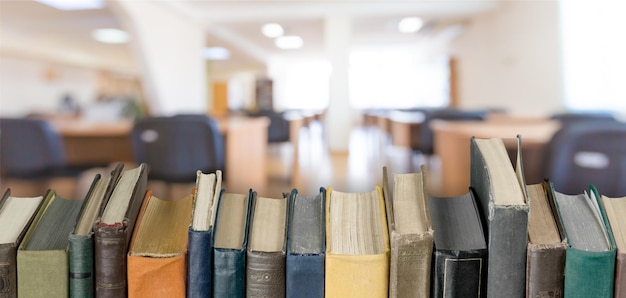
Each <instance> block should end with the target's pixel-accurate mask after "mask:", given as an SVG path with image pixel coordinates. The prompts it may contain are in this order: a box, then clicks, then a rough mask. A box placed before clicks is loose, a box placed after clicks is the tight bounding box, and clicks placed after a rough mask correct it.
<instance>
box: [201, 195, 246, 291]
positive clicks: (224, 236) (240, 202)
mask: <svg viewBox="0 0 626 298" xmlns="http://www.w3.org/2000/svg"><path fill="white" fill-rule="evenodd" d="M255 196H256V192H253V191H252V190H250V191H249V192H248V194H247V195H244V194H236V193H227V192H225V191H224V190H222V191H221V192H220V196H219V201H218V205H217V211H216V212H217V215H216V219H215V226H214V233H213V237H214V240H213V275H212V276H213V280H212V284H213V297H216V298H217V297H226V298H231V297H245V296H246V284H245V281H246V248H247V246H248V223H249V222H250V210H251V209H252V208H251V206H252V198H253V197H255Z"/></svg>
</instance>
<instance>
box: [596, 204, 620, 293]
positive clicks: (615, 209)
mask: <svg viewBox="0 0 626 298" xmlns="http://www.w3.org/2000/svg"><path fill="white" fill-rule="evenodd" d="M601 202H602V205H603V206H604V210H605V211H606V215H607V219H608V221H609V228H610V229H611V232H613V237H614V238H615V246H616V248H617V257H616V258H615V297H616V298H617V297H626V196H624V197H608V196H605V195H602V198H601Z"/></svg>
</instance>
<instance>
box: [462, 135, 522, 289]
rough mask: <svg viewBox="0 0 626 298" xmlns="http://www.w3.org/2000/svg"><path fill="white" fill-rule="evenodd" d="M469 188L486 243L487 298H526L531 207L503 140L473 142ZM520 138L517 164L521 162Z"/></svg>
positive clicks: (519, 139)
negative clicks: (475, 200) (473, 197)
mask: <svg viewBox="0 0 626 298" xmlns="http://www.w3.org/2000/svg"><path fill="white" fill-rule="evenodd" d="M470 142H471V147H470V186H471V188H472V189H473V190H474V191H475V194H476V197H477V202H478V206H479V209H480V211H481V218H482V221H483V228H484V231H485V240H486V241H487V249H488V258H487V259H488V261H487V297H508V298H513V297H520V298H521V297H525V296H526V248H527V245H528V204H527V203H526V198H525V193H524V191H523V187H525V186H526V185H525V181H524V179H523V174H522V173H523V172H522V171H521V167H520V166H518V167H517V169H518V170H519V171H518V173H516V172H515V170H514V169H513V164H512V162H511V160H510V159H509V156H508V154H507V150H506V148H505V146H504V142H503V140H502V139H499V138H493V139H476V138H472V139H471V141H470ZM520 142H521V138H520V137H519V136H518V162H517V164H518V165H520V164H521V162H520V160H521V143H520Z"/></svg>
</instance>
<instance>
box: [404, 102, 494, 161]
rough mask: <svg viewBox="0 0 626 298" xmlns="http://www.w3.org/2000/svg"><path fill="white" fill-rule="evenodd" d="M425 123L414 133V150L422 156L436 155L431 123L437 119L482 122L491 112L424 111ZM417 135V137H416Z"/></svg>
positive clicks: (447, 109) (458, 110)
mask: <svg viewBox="0 0 626 298" xmlns="http://www.w3.org/2000/svg"><path fill="white" fill-rule="evenodd" d="M422 112H423V113H424V121H423V122H422V124H421V125H420V127H419V129H417V130H416V131H414V132H413V134H414V135H413V136H411V137H412V138H413V137H415V138H416V140H417V141H416V142H414V143H412V149H413V150H417V151H420V152H421V153H422V154H426V155H432V154H433V153H434V136H433V131H432V129H431V128H430V122H431V121H433V120H435V119H440V120H448V121H482V120H485V118H486V117H487V114H488V112H489V111H487V110H471V111H470V110H461V109H454V108H443V109H423V110H422ZM415 134H417V136H415Z"/></svg>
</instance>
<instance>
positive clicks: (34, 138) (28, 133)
mask: <svg viewBox="0 0 626 298" xmlns="http://www.w3.org/2000/svg"><path fill="white" fill-rule="evenodd" d="M63 166H65V152H64V149H63V141H62V140H61V136H60V135H59V134H58V133H57V132H56V131H54V130H53V129H52V127H51V125H50V123H48V122H46V121H45V120H41V119H28V118H2V119H0V171H1V172H2V175H3V176H7V177H24V178H28V177H36V176H42V175H48V174H52V173H53V172H54V171H55V170H58V169H60V168H62V167H63Z"/></svg>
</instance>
